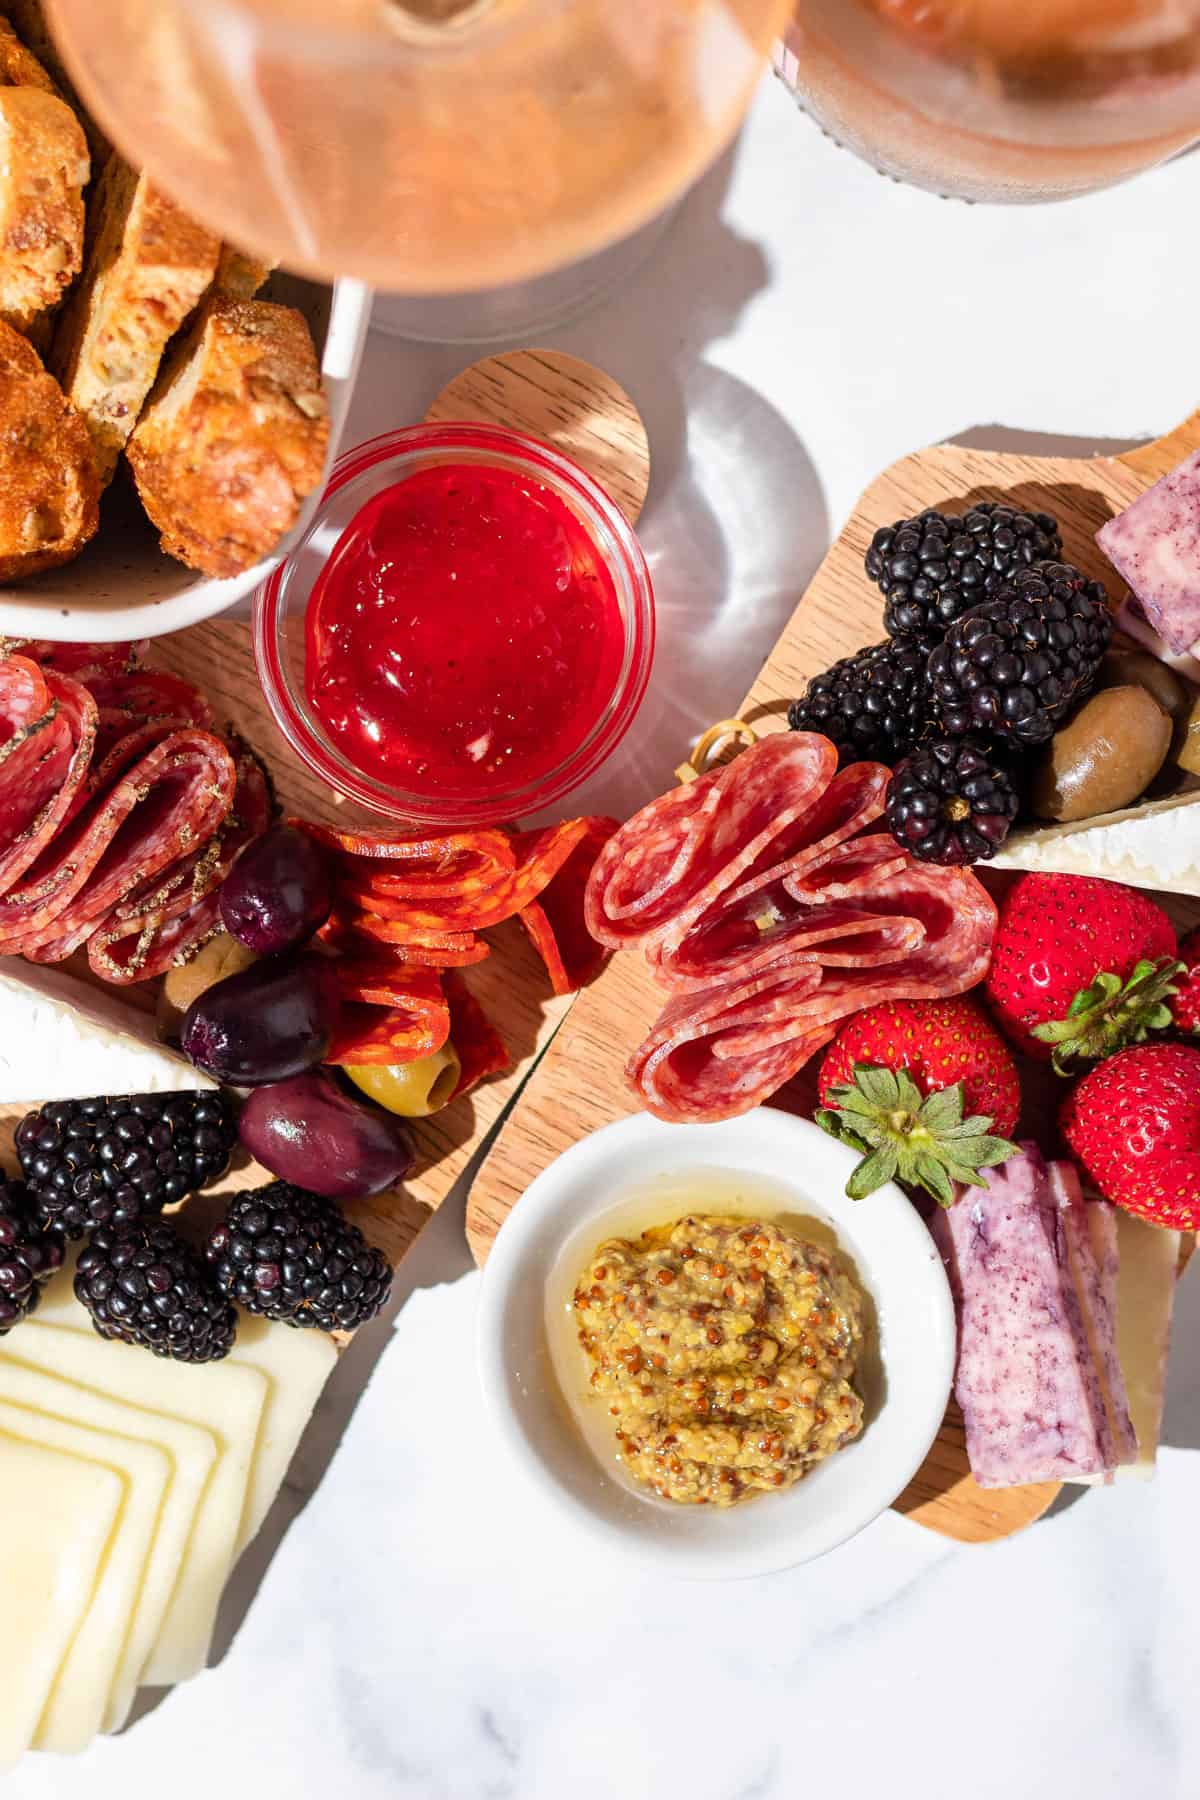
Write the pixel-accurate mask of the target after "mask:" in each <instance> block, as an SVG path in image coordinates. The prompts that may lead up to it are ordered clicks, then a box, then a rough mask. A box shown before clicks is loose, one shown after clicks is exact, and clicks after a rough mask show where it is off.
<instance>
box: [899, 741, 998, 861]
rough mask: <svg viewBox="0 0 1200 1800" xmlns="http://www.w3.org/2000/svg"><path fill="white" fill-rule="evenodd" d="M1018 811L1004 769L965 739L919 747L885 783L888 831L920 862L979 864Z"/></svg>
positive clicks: (996, 845)
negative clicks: (886, 786)
mask: <svg viewBox="0 0 1200 1800" xmlns="http://www.w3.org/2000/svg"><path fill="white" fill-rule="evenodd" d="M1019 809H1020V798H1019V796H1018V793H1017V788H1016V784H1015V783H1014V781H1013V778H1012V775H1011V774H1010V772H1009V770H1008V769H1007V768H1005V767H1004V765H1003V764H1002V763H1000V762H998V761H996V759H995V758H994V757H992V756H990V755H989V753H988V751H987V749H986V748H985V746H984V745H982V744H980V743H977V742H974V741H973V740H972V739H971V738H949V739H947V738H939V739H937V740H935V741H934V742H931V743H927V744H922V745H920V747H919V748H918V749H916V750H914V751H913V753H912V755H911V756H907V757H905V759H904V761H903V762H902V763H901V764H900V766H899V768H898V769H897V770H896V772H895V774H894V775H893V776H892V779H891V781H890V782H889V783H888V791H887V823H888V830H889V831H890V832H891V834H892V836H893V837H894V838H895V839H896V841H897V843H898V844H900V845H901V847H902V848H903V849H905V850H908V851H911V853H912V854H913V856H916V857H919V858H920V860H921V861H922V862H933V863H973V862H985V861H986V860H987V858H988V857H991V856H994V855H995V854H996V851H997V850H998V849H999V848H1000V846H1001V844H1002V843H1003V842H1004V840H1005V838H1006V837H1007V836H1008V828H1009V826H1010V825H1011V824H1012V822H1013V820H1014V819H1015V818H1016V816H1017V813H1018V811H1019Z"/></svg>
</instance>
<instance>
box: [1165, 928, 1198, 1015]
mask: <svg viewBox="0 0 1200 1800" xmlns="http://www.w3.org/2000/svg"><path fill="white" fill-rule="evenodd" d="M1179 957H1180V961H1181V962H1182V963H1183V974H1182V975H1181V976H1180V977H1179V979H1178V981H1177V982H1176V984H1175V998H1174V1000H1173V1001H1172V1002H1171V1011H1172V1012H1173V1013H1174V1014H1175V1023H1176V1025H1178V1027H1179V1029H1180V1031H1194V1032H1197V1033H1200V928H1198V929H1197V930H1195V931H1190V932H1189V933H1188V935H1187V936H1186V937H1185V938H1184V940H1183V942H1182V944H1180V946H1179Z"/></svg>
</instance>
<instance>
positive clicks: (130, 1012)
mask: <svg viewBox="0 0 1200 1800" xmlns="http://www.w3.org/2000/svg"><path fill="white" fill-rule="evenodd" d="M0 1019H3V1022H4V1029H3V1032H0V1105H4V1106H17V1105H29V1106H40V1105H42V1104H43V1103H44V1102H45V1101H47V1100H74V1099H78V1097H79V1096H80V1095H81V1094H84V1095H92V1094H158V1093H167V1092H173V1091H175V1090H177V1089H196V1088H211V1087H213V1086H214V1085H215V1083H213V1082H212V1081H211V1080H210V1079H209V1077H208V1076H207V1075H202V1074H201V1073H200V1071H199V1070H198V1069H194V1068H193V1067H192V1066H191V1064H190V1063H189V1062H185V1060H184V1059H183V1057H181V1056H176V1055H175V1053H174V1052H173V1051H171V1050H167V1049H166V1048H164V1046H163V1045H162V1044H160V1043H158V1042H157V1040H156V1039H155V1036H154V1022H153V1020H152V1019H151V1018H149V1016H148V1015H147V1014H145V1013H141V1012H139V1011H138V1010H137V1009H136V1008H135V1007H132V1006H130V1005H128V1003H127V1002H125V1001H122V1000H120V999H119V998H118V997H117V996H116V995H115V994H106V993H103V992H101V991H100V990H98V989H97V988H94V987H90V986H89V985H88V984H87V983H86V982H83V981H79V980H77V979H76V978H75V977H74V976H73V975H68V974H66V973H64V971H63V970H61V969H52V968H41V967H39V966H38V965H36V964H34V963H25V962H21V961H19V960H18V959H16V958H9V959H8V960H7V967H6V968H5V970H4V971H3V973H0Z"/></svg>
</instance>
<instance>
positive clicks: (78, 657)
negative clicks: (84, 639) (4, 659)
mask: <svg viewBox="0 0 1200 1800" xmlns="http://www.w3.org/2000/svg"><path fill="white" fill-rule="evenodd" d="M149 643H150V640H149V638H139V639H138V640H137V641H136V642H132V643H130V642H127V643H122V644H59V643H56V642H54V641H52V640H51V639H50V638H12V637H10V638H0V652H2V653H3V654H5V655H8V654H10V653H12V652H14V651H15V652H16V653H17V654H19V655H21V656H27V657H28V658H29V659H30V661H31V662H35V663H37V665H38V667H39V668H42V669H57V670H58V672H59V674H60V675H72V676H74V678H75V680H76V681H85V682H86V681H87V680H88V678H89V677H90V676H92V675H101V674H105V675H117V674H123V673H125V672H126V671H128V670H129V669H133V668H136V666H137V664H138V663H139V661H140V660H141V658H142V657H143V656H144V655H145V653H146V650H147V648H148V646H149Z"/></svg>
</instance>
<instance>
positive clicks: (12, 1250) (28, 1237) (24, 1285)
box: [0, 1179, 63, 1337]
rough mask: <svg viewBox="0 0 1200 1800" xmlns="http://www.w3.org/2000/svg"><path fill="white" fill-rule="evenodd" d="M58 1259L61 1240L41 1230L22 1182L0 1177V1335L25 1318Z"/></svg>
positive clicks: (59, 1264) (60, 1258)
mask: <svg viewBox="0 0 1200 1800" xmlns="http://www.w3.org/2000/svg"><path fill="white" fill-rule="evenodd" d="M62 1262H63V1247H62V1239H61V1238H60V1237H58V1236H57V1235H56V1234H55V1233H54V1232H48V1231H43V1230H42V1229H41V1227H40V1226H39V1224H38V1222H37V1218H36V1215H35V1213H34V1209H33V1207H32V1205H31V1204H30V1200H29V1195H28V1192H27V1190H26V1188H25V1186H24V1184H23V1183H22V1182H19V1181H5V1180H3V1179H0V1337H4V1336H5V1334H6V1333H7V1332H10V1331H11V1330H12V1328H13V1326H14V1325H19V1324H20V1323H21V1320H22V1319H26V1318H28V1317H29V1314H30V1313H31V1312H32V1311H33V1310H34V1308H35V1307H36V1305H37V1303H38V1300H39V1298H40V1297H41V1291H42V1284H43V1282H46V1281H48V1280H49V1279H50V1277H51V1275H53V1274H54V1272H55V1270H56V1269H61V1268H62Z"/></svg>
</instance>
